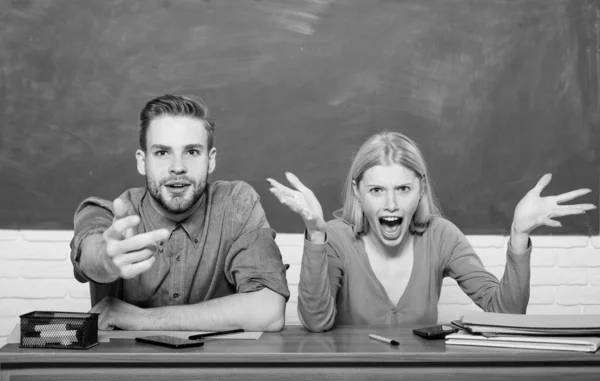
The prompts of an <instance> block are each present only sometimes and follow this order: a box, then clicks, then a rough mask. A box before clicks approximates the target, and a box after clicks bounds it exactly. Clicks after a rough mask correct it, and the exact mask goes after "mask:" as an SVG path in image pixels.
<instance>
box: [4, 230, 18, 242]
mask: <svg viewBox="0 0 600 381" xmlns="http://www.w3.org/2000/svg"><path fill="white" fill-rule="evenodd" d="M20 236H21V233H19V231H18V230H2V229H0V241H15V240H17V239H18V238H19V237H20Z"/></svg>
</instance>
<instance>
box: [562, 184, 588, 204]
mask: <svg viewBox="0 0 600 381" xmlns="http://www.w3.org/2000/svg"><path fill="white" fill-rule="evenodd" d="M591 191H592V190H591V189H587V188H583V189H577V190H574V191H570V192H567V193H563V194H559V195H558V196H556V202H557V203H558V204H561V203H563V202H567V201H571V200H573V199H574V198H577V197H581V196H583V195H584V194H588V193H590V192H591Z"/></svg>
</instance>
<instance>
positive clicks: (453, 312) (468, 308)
mask: <svg viewBox="0 0 600 381" xmlns="http://www.w3.org/2000/svg"><path fill="white" fill-rule="evenodd" d="M473 311H477V312H481V308H479V307H477V306H476V305H475V304H469V305H453V304H446V305H438V324H448V323H450V322H451V321H452V320H457V319H460V318H461V316H462V315H463V314H465V313H467V312H473Z"/></svg>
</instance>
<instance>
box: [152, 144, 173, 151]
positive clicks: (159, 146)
mask: <svg viewBox="0 0 600 381" xmlns="http://www.w3.org/2000/svg"><path fill="white" fill-rule="evenodd" d="M150 148H152V149H156V150H161V151H170V150H171V147H169V146H165V145H162V144H153V145H152V146H151V147H150Z"/></svg>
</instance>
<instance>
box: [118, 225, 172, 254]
mask: <svg viewBox="0 0 600 381" xmlns="http://www.w3.org/2000/svg"><path fill="white" fill-rule="evenodd" d="M169 234H170V233H169V231H168V230H167V229H158V230H153V231H150V232H146V233H142V234H138V235H136V236H133V237H131V238H128V239H126V240H123V241H120V242H116V243H115V246H116V247H117V248H118V251H119V252H121V253H129V252H132V251H138V250H142V249H145V248H147V247H148V248H149V247H150V246H153V245H155V244H156V243H157V242H160V241H164V240H166V239H167V238H169Z"/></svg>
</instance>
